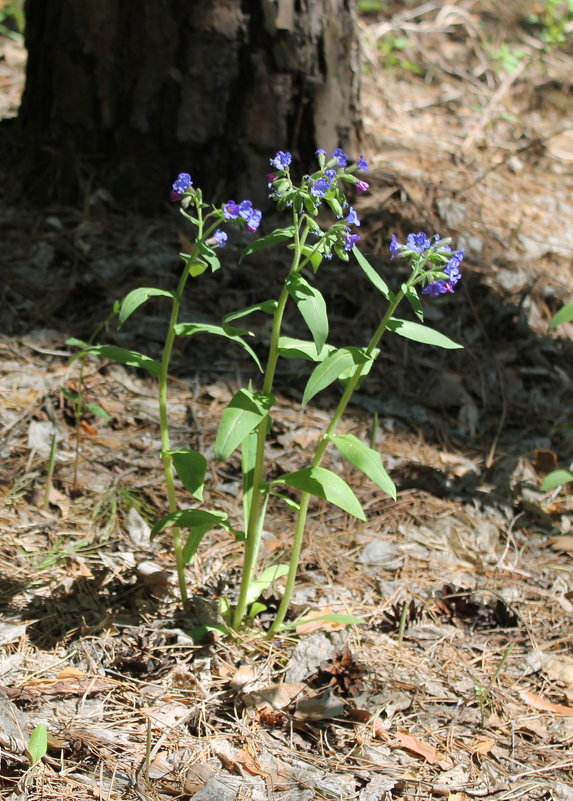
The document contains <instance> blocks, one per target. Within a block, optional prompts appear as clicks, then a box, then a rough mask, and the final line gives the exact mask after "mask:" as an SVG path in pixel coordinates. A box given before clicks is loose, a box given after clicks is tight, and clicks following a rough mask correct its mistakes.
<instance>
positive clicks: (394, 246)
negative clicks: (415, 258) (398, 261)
mask: <svg viewBox="0 0 573 801" xmlns="http://www.w3.org/2000/svg"><path fill="white" fill-rule="evenodd" d="M403 247H404V245H401V244H400V243H399V242H398V240H397V239H396V234H392V239H391V240H390V258H391V259H394V258H396V256H397V255H398V253H400V251H401V250H402V248H403Z"/></svg>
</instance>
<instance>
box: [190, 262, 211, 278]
mask: <svg viewBox="0 0 573 801" xmlns="http://www.w3.org/2000/svg"><path fill="white" fill-rule="evenodd" d="M187 266H188V268H189V275H190V276H191V278H198V277H199V276H200V275H203V273H204V272H205V270H207V269H208V268H209V265H208V264H205V262H204V261H199V260H197V261H194V262H192V263H191V264H189V263H187Z"/></svg>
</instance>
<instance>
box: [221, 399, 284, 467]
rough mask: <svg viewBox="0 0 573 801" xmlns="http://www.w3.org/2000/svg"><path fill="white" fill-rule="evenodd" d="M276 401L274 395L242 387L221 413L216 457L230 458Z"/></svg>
mask: <svg viewBox="0 0 573 801" xmlns="http://www.w3.org/2000/svg"><path fill="white" fill-rule="evenodd" d="M274 402H275V399H274V396H273V395H263V394H262V393H260V392H256V393H255V392H251V391H250V390H248V389H240V390H239V391H238V392H237V393H236V394H235V395H234V397H233V399H232V400H231V402H230V404H229V405H228V406H227V408H226V409H225V411H224V412H223V414H222V415H221V421H220V423H219V429H218V431H217V439H216V441H215V458H216V459H218V460H220V461H223V460H224V459H228V457H229V456H230V455H231V454H232V453H233V451H234V450H235V449H236V448H238V447H239V445H240V444H241V443H242V442H243V440H244V439H245V437H247V436H248V434H250V432H251V431H253V430H254V429H255V428H256V427H257V426H258V425H259V423H261V422H262V421H263V420H264V419H265V417H267V415H268V413H269V410H270V409H271V408H272V405H273V403H274Z"/></svg>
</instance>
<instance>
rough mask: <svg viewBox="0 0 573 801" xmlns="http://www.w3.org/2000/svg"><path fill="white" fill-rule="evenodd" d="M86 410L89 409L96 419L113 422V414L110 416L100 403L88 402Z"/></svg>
mask: <svg viewBox="0 0 573 801" xmlns="http://www.w3.org/2000/svg"><path fill="white" fill-rule="evenodd" d="M86 409H88V410H89V411H90V412H91V413H92V414H95V415H96V417H100V418H101V419H102V420H111V419H112V418H111V414H108V413H107V412H106V410H105V409H103V408H102V407H101V406H100V405H99V403H94V402H93V401H87V402H86Z"/></svg>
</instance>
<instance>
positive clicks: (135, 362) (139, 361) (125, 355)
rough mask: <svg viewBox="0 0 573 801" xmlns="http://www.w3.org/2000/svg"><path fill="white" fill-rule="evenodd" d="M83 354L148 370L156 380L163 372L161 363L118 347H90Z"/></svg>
mask: <svg viewBox="0 0 573 801" xmlns="http://www.w3.org/2000/svg"><path fill="white" fill-rule="evenodd" d="M83 352H84V353H91V354H92V355H93V356H101V358H102V359H112V360H113V361H114V362H119V363H120V364H125V365H127V366H128V367H140V368H141V369H143V370H147V372H148V373H149V374H150V375H152V376H154V377H155V378H157V376H158V375H159V373H160V372H161V365H160V364H159V362H156V361H155V360H154V359H150V358H149V356H144V355H143V353H137V352H136V351H134V350H126V349H125V348H118V347H117V346H116V345H90V346H89V347H87V348H86V349H85V350H84V351H83Z"/></svg>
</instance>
